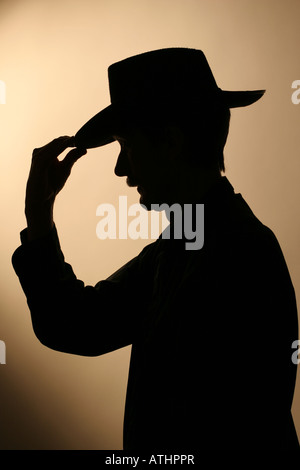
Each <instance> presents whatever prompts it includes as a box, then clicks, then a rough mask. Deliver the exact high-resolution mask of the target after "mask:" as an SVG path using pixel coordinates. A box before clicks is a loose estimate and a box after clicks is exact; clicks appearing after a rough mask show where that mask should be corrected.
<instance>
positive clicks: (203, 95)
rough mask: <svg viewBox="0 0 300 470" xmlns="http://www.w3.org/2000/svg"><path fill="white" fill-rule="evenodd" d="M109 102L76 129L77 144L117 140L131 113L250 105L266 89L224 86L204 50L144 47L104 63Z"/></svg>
mask: <svg viewBox="0 0 300 470" xmlns="http://www.w3.org/2000/svg"><path fill="white" fill-rule="evenodd" d="M108 80H109V89H110V97H111V104H110V105H109V106H107V107H106V108H105V109H103V110H102V111H100V112H99V113H97V114H96V115H95V116H94V117H92V119H90V120H89V121H88V122H87V123H86V124H84V126H83V127H82V128H81V129H80V130H79V131H78V132H77V133H76V135H75V142H76V146H77V147H82V148H93V147H101V146H102V145H106V144H108V143H110V142H113V141H114V140H115V138H114V134H116V132H117V129H118V128H120V127H122V123H126V122H128V120H130V119H133V118H134V117H135V119H136V121H138V120H139V119H140V118H141V119H142V117H143V116H146V115H147V114H149V113H150V115H151V116H152V117H153V118H155V115H156V116H158V115H159V114H160V112H161V110H162V109H164V110H166V109H172V112H173V111H174V109H175V108H176V107H177V109H182V106H185V107H186V108H192V107H194V108H195V107H201V106H204V105H209V104H210V103H212V102H219V103H222V104H223V105H224V106H226V107H228V108H237V107H242V106H248V105H250V104H252V103H254V102H255V101H257V100H259V99H260V98H261V97H262V96H263V94H264V92H265V90H254V91H224V90H221V89H220V88H219V87H218V86H217V83H216V81H215V79H214V76H213V74H212V71H211V69H210V66H209V64H208V62H207V60H206V57H205V55H204V53H203V52H202V51H200V50H197V49H189V48H180V47H179V48H177V47H175V48H167V49H158V50H154V51H149V52H144V53H142V54H138V55H135V56H132V57H129V58H127V59H124V60H122V61H120V62H117V63H115V64H112V65H111V66H110V67H109V68H108Z"/></svg>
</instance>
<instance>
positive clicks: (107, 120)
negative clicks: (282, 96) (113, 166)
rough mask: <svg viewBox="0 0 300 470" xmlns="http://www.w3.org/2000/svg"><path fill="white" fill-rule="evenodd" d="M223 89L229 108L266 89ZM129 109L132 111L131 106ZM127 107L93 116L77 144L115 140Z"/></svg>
mask: <svg viewBox="0 0 300 470" xmlns="http://www.w3.org/2000/svg"><path fill="white" fill-rule="evenodd" d="M220 91H221V97H222V102H223V103H224V105H225V106H227V107H228V108H239V107H244V106H249V105H251V104H253V103H255V102H256V101H258V100H259V99H260V98H261V97H262V96H263V95H264V93H265V90H254V91H224V90H220ZM127 111H129V114H130V111H132V109H131V110H129V108H128V109H127ZM127 118H128V116H127V113H126V107H125V108H124V106H121V107H120V106H118V105H117V104H114V103H112V104H111V105H109V106H107V107H106V108H104V109H103V110H102V111H100V112H99V113H97V114H96V115H95V116H93V117H92V118H91V119H90V120H89V121H88V122H86V123H85V124H84V125H83V126H82V127H81V128H80V129H79V131H78V132H77V133H76V134H75V145H76V147H78V148H85V149H89V148H96V147H102V146H103V145H107V144H110V143H111V142H114V140H115V137H114V135H116V134H117V132H118V129H120V128H122V124H124V122H125V123H126V122H128V119H127Z"/></svg>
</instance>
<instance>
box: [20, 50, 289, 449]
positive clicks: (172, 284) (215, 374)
mask: <svg viewBox="0 0 300 470" xmlns="http://www.w3.org/2000/svg"><path fill="white" fill-rule="evenodd" d="M109 85H110V93H111V105H110V106H108V107H107V108H106V109H104V110H103V111H101V112H100V113H98V114H97V115H96V116H95V117H94V118H92V119H91V120H90V121H89V122H88V123H86V124H85V125H84V126H83V127H82V128H81V129H80V131H79V132H78V133H77V134H76V136H75V138H74V137H60V138H58V139H55V140H54V141H52V142H50V143H49V144H48V145H46V146H44V147H42V148H39V149H35V150H34V151H33V157H32V166H31V170H30V175H29V179H28V184H27V193H26V208H25V213H26V217H27V223H28V226H27V229H25V230H24V231H23V232H22V233H21V240H22V245H21V246H20V247H19V248H18V249H17V250H16V251H15V253H14V255H13V265H14V268H15V271H16V273H17V275H18V276H19V279H20V282H21V285H22V287H23V290H24V292H25V294H26V296H27V300H28V305H29V308H30V311H31V316H32V323H33V328H34V331H35V333H36V335H37V337H38V338H39V340H40V341H41V342H42V343H43V344H45V345H46V346H48V347H50V348H53V349H55V350H59V351H64V352H68V353H73V354H79V355H86V356H96V355H100V354H105V353H107V352H109V351H113V350H115V349H118V348H122V347H124V346H127V345H132V353H131V362H130V371H129V378H128V389H127V398H126V408H125V418H124V449H127V450H129V449H137V450H141V449H146V450H147V449H148V450H164V451H165V450H171V451H172V450H180V449H189V450H197V449H199V450H202V449H203V450H204V449H217V450H218V449H293V448H297V447H298V440H297V436H296V432H295V428H294V424H293V419H292V416H291V405H292V400H293V393H294V387H295V378H296V366H295V364H293V362H292V360H291V345H292V342H293V341H294V340H295V339H296V338H297V309H296V302H295V295H294V289H293V285H292V282H291V279H290V276H289V272H288V269H287V266H286V263H285V260H284V257H283V254H282V252H281V249H280V246H279V244H278V242H277V240H276V238H275V236H274V234H273V233H272V231H271V230H270V229H269V228H267V227H266V226H264V225H263V224H262V223H261V222H260V221H259V220H258V219H257V218H256V217H255V215H254V214H253V212H252V211H251V209H250V208H249V207H248V205H247V204H246V202H245V201H244V199H243V198H242V196H241V195H240V194H235V192H234V190H233V187H232V186H231V184H230V183H229V181H228V179H227V178H226V177H225V176H222V172H224V170H225V169H224V157H223V149H224V145H225V143H226V138H227V134H228V128H229V119H230V111H229V110H230V108H233V107H239V106H246V105H249V104H251V103H254V102H255V101H256V100H258V99H259V98H260V97H261V96H262V95H263V91H252V92H250V91H245V92H234V91H232V92H230V91H223V90H221V89H220V88H218V86H217V84H216V82H215V79H214V77H213V74H212V72H211V70H210V67H209V65H208V63H207V61H206V58H205V56H204V54H203V53H202V52H201V51H199V50H194V49H185V48H171V49H163V50H158V51H151V52H147V53H144V54H140V55H138V56H134V57H131V58H128V59H125V60H123V61H121V62H118V63H116V64H113V65H112V66H111V67H109ZM114 140H118V141H119V143H120V146H121V152H120V155H119V157H118V160H117V164H116V168H115V173H116V175H117V176H126V177H127V183H128V184H129V186H137V190H138V192H139V193H140V201H141V203H143V204H144V205H145V206H146V207H147V208H148V209H151V205H152V204H163V203H165V204H168V205H170V206H171V205H172V204H174V203H177V204H180V206H181V207H182V210H183V211H184V207H185V204H190V205H191V207H193V208H194V209H195V208H196V207H197V204H204V213H205V221H204V234H205V235H204V246H203V248H202V249H200V250H187V249H186V248H185V243H184V242H185V238H184V233H183V237H182V238H181V239H178V238H177V237H176V236H174V231H173V232H172V230H171V232H170V233H171V235H172V233H173V236H170V237H169V239H164V238H163V237H160V238H159V239H158V240H157V241H155V242H154V243H151V244H149V245H148V246H146V247H145V248H144V249H143V250H142V252H141V253H140V254H139V255H138V256H137V257H136V258H134V259H132V260H131V261H130V262H128V263H127V264H126V265H125V266H123V267H122V268H120V269H119V270H118V271H117V272H116V273H114V274H113V275H111V276H110V277H109V278H108V279H106V280H102V281H100V282H99V283H98V284H97V285H96V286H94V287H92V286H85V285H84V283H83V282H82V281H80V280H78V279H77V278H76V276H75V274H74V273H73V270H72V268H71V266H70V265H69V264H67V263H66V262H65V260H64V257H63V254H62V251H61V248H60V245H59V241H58V236H57V232H56V227H55V225H54V222H53V204H54V200H55V197H56V195H57V193H58V192H59V191H60V190H61V189H62V188H63V186H64V184H65V182H66V180H67V178H68V176H69V174H70V171H71V167H72V165H73V164H74V162H75V161H76V160H77V159H78V158H79V157H81V156H82V155H84V154H85V153H86V149H88V148H91V147H99V146H102V145H105V144H108V143H110V142H112V141H114ZM68 147H75V148H74V149H73V150H71V151H70V152H69V153H68V154H67V156H66V157H65V158H64V160H62V161H59V160H58V158H57V157H58V156H59V155H60V154H61V152H62V151H64V150H65V149H66V148H68ZM194 213H195V211H194ZM190 217H193V212H191V215H190ZM172 227H173V222H172V221H171V228H172Z"/></svg>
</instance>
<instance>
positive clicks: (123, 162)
mask: <svg viewBox="0 0 300 470" xmlns="http://www.w3.org/2000/svg"><path fill="white" fill-rule="evenodd" d="M115 175H117V176H128V158H127V155H126V152H124V150H121V152H120V153H119V156H118V160H117V163H116V166H115Z"/></svg>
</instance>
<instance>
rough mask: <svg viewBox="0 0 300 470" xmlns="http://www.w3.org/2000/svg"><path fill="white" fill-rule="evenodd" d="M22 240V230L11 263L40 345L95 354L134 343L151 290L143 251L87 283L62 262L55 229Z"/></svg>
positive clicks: (64, 350) (87, 354)
mask: <svg viewBox="0 0 300 470" xmlns="http://www.w3.org/2000/svg"><path fill="white" fill-rule="evenodd" d="M26 238H27V231H26V229H25V230H23V232H21V242H22V245H21V246H19V247H18V248H17V249H16V251H15V252H14V254H13V257H12V264H13V267H14V269H15V272H16V274H17V276H18V277H19V280H20V283H21V286H22V289H23V291H24V293H25V295H26V298H27V303H28V306H29V309H30V312H31V318H32V325H33V329H34V332H35V334H36V336H37V338H38V339H39V340H40V341H41V343H42V344H44V345H45V346H48V347H50V348H52V349H55V350H58V351H62V352H67V353H72V354H79V355H85V356H97V355H100V354H104V353H107V352H109V351H112V350H115V349H118V348H121V347H124V346H127V345H129V344H131V343H132V342H133V340H134V337H135V335H136V334H137V332H138V330H139V325H140V323H141V319H142V317H143V311H144V301H143V299H145V298H147V295H145V291H147V289H148V288H149V285H148V284H147V281H146V279H145V278H144V277H143V274H142V272H144V271H142V269H141V257H142V258H143V254H144V252H145V249H144V250H143V251H142V253H141V254H140V255H139V256H137V257H136V258H134V259H132V260H131V261H129V262H128V263H127V264H126V265H124V266H123V267H122V268H121V269H119V270H118V271H117V272H116V273H115V274H113V275H112V276H110V277H109V278H108V279H106V280H103V281H100V282H98V283H97V284H96V286H85V285H84V283H83V282H82V281H81V280H78V279H77V278H76V276H75V274H74V272H73V269H72V267H71V266H70V264H68V263H66V262H65V260H64V255H63V253H62V251H61V248H60V243H59V239H58V236H57V231H56V228H55V227H54V228H53V229H52V231H51V232H49V234H47V235H46V236H45V237H42V238H40V239H38V240H34V241H27V239H26ZM146 251H147V250H146Z"/></svg>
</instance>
